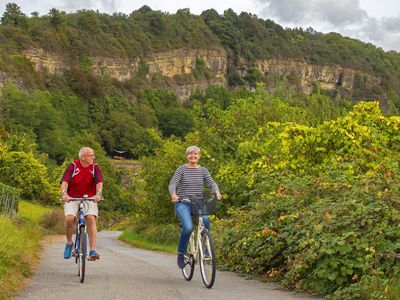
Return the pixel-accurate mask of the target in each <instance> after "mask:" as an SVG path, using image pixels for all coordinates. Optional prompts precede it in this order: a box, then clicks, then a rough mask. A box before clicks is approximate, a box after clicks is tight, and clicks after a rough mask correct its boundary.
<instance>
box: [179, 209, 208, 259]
mask: <svg viewBox="0 0 400 300" xmlns="http://www.w3.org/2000/svg"><path fill="white" fill-rule="evenodd" d="M174 207H175V213H176V215H177V216H178V219H179V222H180V223H181V234H180V236H179V244H178V253H186V251H187V247H188V244H189V239H190V235H191V234H192V231H193V229H194V227H193V221H192V214H191V211H192V208H191V207H190V203H187V202H178V203H176V204H175V205H174ZM202 218H203V222H204V227H205V228H207V229H208V230H209V231H210V229H211V224H210V219H209V218H208V216H202Z"/></svg>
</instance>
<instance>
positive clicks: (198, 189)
mask: <svg viewBox="0 0 400 300" xmlns="http://www.w3.org/2000/svg"><path fill="white" fill-rule="evenodd" d="M204 183H206V184H207V185H208V186H209V187H210V189H211V192H212V193H216V192H218V191H219V189H218V185H217V184H216V183H215V181H214V180H213V179H212V177H211V175H210V173H209V172H208V170H207V169H206V168H204V167H201V166H199V167H198V168H189V167H188V166H187V165H181V166H179V167H178V168H177V169H176V171H175V173H174V176H172V179H171V181H170V183H169V186H168V191H169V193H170V194H171V195H172V194H173V193H174V192H176V194H177V195H178V197H188V196H194V195H199V194H202V193H203V191H204Z"/></svg>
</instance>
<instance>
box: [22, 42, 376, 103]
mask: <svg viewBox="0 0 400 300" xmlns="http://www.w3.org/2000/svg"><path fill="white" fill-rule="evenodd" d="M23 54H24V55H25V56H26V57H27V58H28V59H29V60H30V61H31V62H32V64H33V66H34V68H35V70H36V71H38V72H41V71H45V70H46V71H47V72H49V73H51V74H57V73H62V72H65V71H66V70H68V69H70V68H72V67H74V64H73V63H68V62H67V61H66V59H65V58H63V57H60V56H58V55H55V54H52V53H48V52H45V51H43V50H41V49H28V50H26V51H24V52H23ZM199 59H201V60H202V62H203V63H204V65H205V67H207V69H208V70H210V71H211V73H212V76H211V77H210V78H209V79H207V80H205V79H199V80H196V79H194V78H192V79H191V80H189V82H188V81H185V82H184V83H181V84H177V85H176V86H174V87H173V89H174V90H175V92H176V94H177V95H178V98H179V99H180V100H181V101H185V100H186V99H188V97H190V94H191V92H192V91H193V89H197V90H201V91H202V90H205V89H206V88H207V86H209V85H220V86H227V68H228V57H227V53H226V51H225V50H224V49H223V48H215V49H175V50H172V51H168V52H158V53H149V54H147V55H146V56H145V57H144V58H141V59H140V58H134V59H131V60H129V59H124V58H120V59H115V58H106V57H90V63H91V66H90V69H91V71H92V72H93V73H94V74H96V75H98V76H105V75H107V76H110V77H111V78H114V79H116V80H119V81H125V80H128V79H130V78H132V77H134V76H136V75H138V73H139V72H140V70H141V69H142V68H145V69H146V76H147V78H152V76H154V75H155V74H161V75H163V76H166V77H169V78H173V77H174V76H176V75H190V74H193V71H195V70H196V67H197V63H198V60H199ZM75 67H77V66H76V65H75ZM250 67H252V68H255V69H257V70H258V71H260V72H261V73H262V74H263V75H265V76H266V78H268V77H269V76H288V75H290V76H292V77H294V78H295V79H296V83H297V84H298V85H299V88H300V89H301V90H303V91H305V92H310V91H311V89H312V86H313V84H314V83H315V82H318V83H319V85H320V86H321V87H322V88H324V89H330V90H331V89H335V88H337V87H343V88H344V89H346V90H348V91H350V92H351V91H352V89H353V87H354V83H355V76H356V74H357V73H361V72H359V71H355V70H352V69H349V68H344V67H342V66H338V65H336V66H324V65H314V64H309V63H307V62H304V61H295V60H284V59H268V60H258V61H256V62H255V64H254V65H253V66H247V65H245V63H244V61H242V62H241V66H239V67H238V68H237V71H236V72H237V73H238V75H239V76H244V75H246V73H247V70H248V69H249V68H250ZM362 75H363V76H364V78H365V80H366V84H368V85H379V83H380V79H379V78H377V77H374V76H372V75H369V74H362Z"/></svg>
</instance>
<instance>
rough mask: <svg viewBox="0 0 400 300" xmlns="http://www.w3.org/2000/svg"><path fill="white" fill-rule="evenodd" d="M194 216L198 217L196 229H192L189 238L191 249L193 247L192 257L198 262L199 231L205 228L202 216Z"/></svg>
mask: <svg viewBox="0 0 400 300" xmlns="http://www.w3.org/2000/svg"><path fill="white" fill-rule="evenodd" d="M196 218H197V219H198V225H197V229H194V230H193V232H192V235H191V237H190V239H189V243H190V247H191V249H193V258H194V262H195V263H196V262H198V261H199V258H200V247H199V244H200V242H201V232H202V231H203V229H206V228H205V226H204V222H203V218H202V217H201V216H196ZM195 232H196V233H195ZM195 234H196V237H195Z"/></svg>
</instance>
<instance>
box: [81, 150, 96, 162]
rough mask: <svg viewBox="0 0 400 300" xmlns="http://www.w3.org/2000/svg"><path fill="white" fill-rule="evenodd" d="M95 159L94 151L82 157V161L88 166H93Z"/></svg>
mask: <svg viewBox="0 0 400 300" xmlns="http://www.w3.org/2000/svg"><path fill="white" fill-rule="evenodd" d="M94 159H95V157H94V152H93V151H88V152H86V153H85V155H83V156H82V161H83V162H84V163H85V164H88V165H93V163H94Z"/></svg>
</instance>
